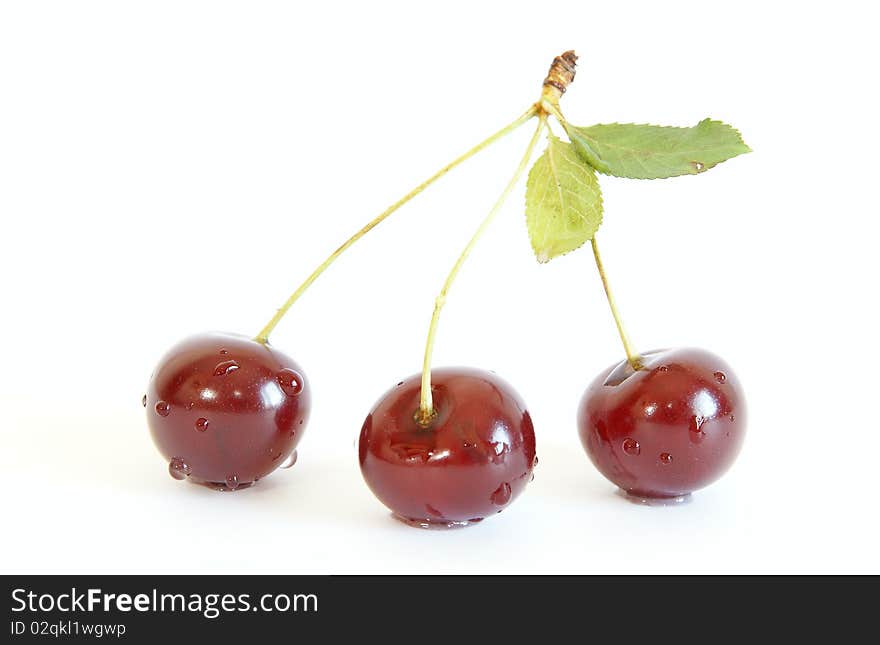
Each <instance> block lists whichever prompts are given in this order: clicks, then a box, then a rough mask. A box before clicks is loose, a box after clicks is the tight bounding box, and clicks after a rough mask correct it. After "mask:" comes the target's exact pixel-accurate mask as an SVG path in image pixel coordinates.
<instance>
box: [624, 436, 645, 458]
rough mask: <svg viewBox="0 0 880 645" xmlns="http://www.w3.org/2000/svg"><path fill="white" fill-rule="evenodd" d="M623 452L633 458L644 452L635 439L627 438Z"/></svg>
mask: <svg viewBox="0 0 880 645" xmlns="http://www.w3.org/2000/svg"><path fill="white" fill-rule="evenodd" d="M623 451H624V452H625V453H626V454H628V455H630V456H632V457H638V456H639V454H641V452H642V447H641V446H640V445H639V442H638V441H636V440H635V439H629V438H627V439H624V440H623Z"/></svg>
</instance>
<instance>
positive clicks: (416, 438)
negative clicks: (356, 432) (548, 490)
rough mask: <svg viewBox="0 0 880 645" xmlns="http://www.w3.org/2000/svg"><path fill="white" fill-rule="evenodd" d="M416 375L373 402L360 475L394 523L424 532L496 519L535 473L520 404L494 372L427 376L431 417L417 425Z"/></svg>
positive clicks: (530, 435)
mask: <svg viewBox="0 0 880 645" xmlns="http://www.w3.org/2000/svg"><path fill="white" fill-rule="evenodd" d="M420 380H421V375H418V374H417V375H414V376H411V377H410V378H408V379H407V380H405V381H401V382H400V383H399V384H398V385H397V387H395V388H392V389H391V390H389V391H388V392H386V393H385V395H384V396H383V397H382V398H381V399H379V401H378V402H377V403H376V405H375V406H374V407H373V409H372V411H371V412H370V414H369V415H368V416H367V419H366V421H364V425H363V428H362V429H361V435H360V444H359V449H360V450H359V453H360V464H361V472H362V473H363V476H364V479H365V480H366V482H367V484H368V485H369V487H370V489H371V490H372V491H373V493H374V494H375V495H376V497H378V498H379V500H380V501H381V502H382V503H383V504H385V505H386V506H387V507H388V508H390V509H391V510H392V511H393V513H394V515H395V517H397V518H398V519H401V520H403V521H404V522H406V523H408V524H410V525H413V526H420V527H423V528H433V527H437V528H448V527H454V526H466V525H468V524H472V523H474V522H478V521H480V520H482V519H484V518H485V517H488V516H490V515H494V514H495V513H500V512H501V511H502V510H503V509H505V508H506V507H507V506H509V505H510V503H511V502H512V501H513V500H514V499H515V498H516V497H517V496H518V495H519V494H520V493H521V492H522V491H523V489H524V488H525V487H526V484H528V483H529V481H530V480H531V476H532V469H533V468H534V465H535V462H536V457H535V431H534V428H533V427H532V419H531V417H530V416H529V413H528V411H527V410H526V407H525V404H524V403H523V401H522V399H521V398H520V397H519V395H518V394H517V393H516V392H515V391H514V389H513V388H512V387H511V386H510V385H509V384H508V383H506V382H505V381H503V380H502V379H500V378H499V377H498V376H496V375H495V374H493V373H490V372H484V371H481V370H476V369H468V368H444V369H437V370H433V371H432V372H431V382H432V387H431V393H432V396H433V401H434V412H435V416H434V417H433V419H432V420H431V421H430V423H429V424H428V425H427V427H425V426H422V425H420V424H419V423H418V422H417V421H416V413H417V412H418V410H419V394H420Z"/></svg>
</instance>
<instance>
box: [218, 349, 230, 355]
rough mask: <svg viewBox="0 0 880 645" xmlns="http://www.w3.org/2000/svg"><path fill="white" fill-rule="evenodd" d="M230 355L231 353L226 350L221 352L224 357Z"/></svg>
mask: <svg viewBox="0 0 880 645" xmlns="http://www.w3.org/2000/svg"><path fill="white" fill-rule="evenodd" d="M228 353H229V352H228V351H227V350H225V349H221V350H220V354H221V355H223V356H226V355H227V354H228Z"/></svg>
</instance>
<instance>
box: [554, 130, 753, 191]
mask: <svg viewBox="0 0 880 645" xmlns="http://www.w3.org/2000/svg"><path fill="white" fill-rule="evenodd" d="M563 127H564V128H565V132H566V134H567V135H568V137H569V139H571V142H572V144H573V145H574V146H575V148H576V149H577V151H578V154H579V155H580V156H581V158H582V159H583V160H584V161H586V162H587V163H589V164H590V165H591V166H593V167H594V168H595V169H596V170H598V171H599V172H602V173H605V174H608V175H614V176H615V177H627V178H630V179H665V178H667V177H677V176H679V175H696V174H698V173H701V172H705V171H706V170H709V168H712V167H714V166H717V165H718V164H719V163H721V162H722V161H727V160H728V159H731V158H732V157H736V156H737V155H741V154H743V153H746V152H751V148H749V147H748V146H747V145H746V144H745V143H744V142H743V140H742V136H741V135H740V133H739V132H738V131H737V130H736V129H734V128H733V127H731V126H729V125H727V124H726V123H722V122H721V121H713V120H712V119H703V120H702V121H700V122H699V123H698V124H697V125H695V126H693V127H691V128H675V127H668V126H660V125H644V124H635V123H609V124H599V125H593V126H590V127H588V128H581V127H578V126H574V125H571V124H569V123H565V124H563Z"/></svg>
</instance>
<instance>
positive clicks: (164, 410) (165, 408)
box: [156, 401, 171, 417]
mask: <svg viewBox="0 0 880 645" xmlns="http://www.w3.org/2000/svg"><path fill="white" fill-rule="evenodd" d="M156 414H158V415H159V416H160V417H167V416H168V415H169V414H171V406H170V405H168V404H167V403H165V401H159V402H158V403H157V404H156Z"/></svg>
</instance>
